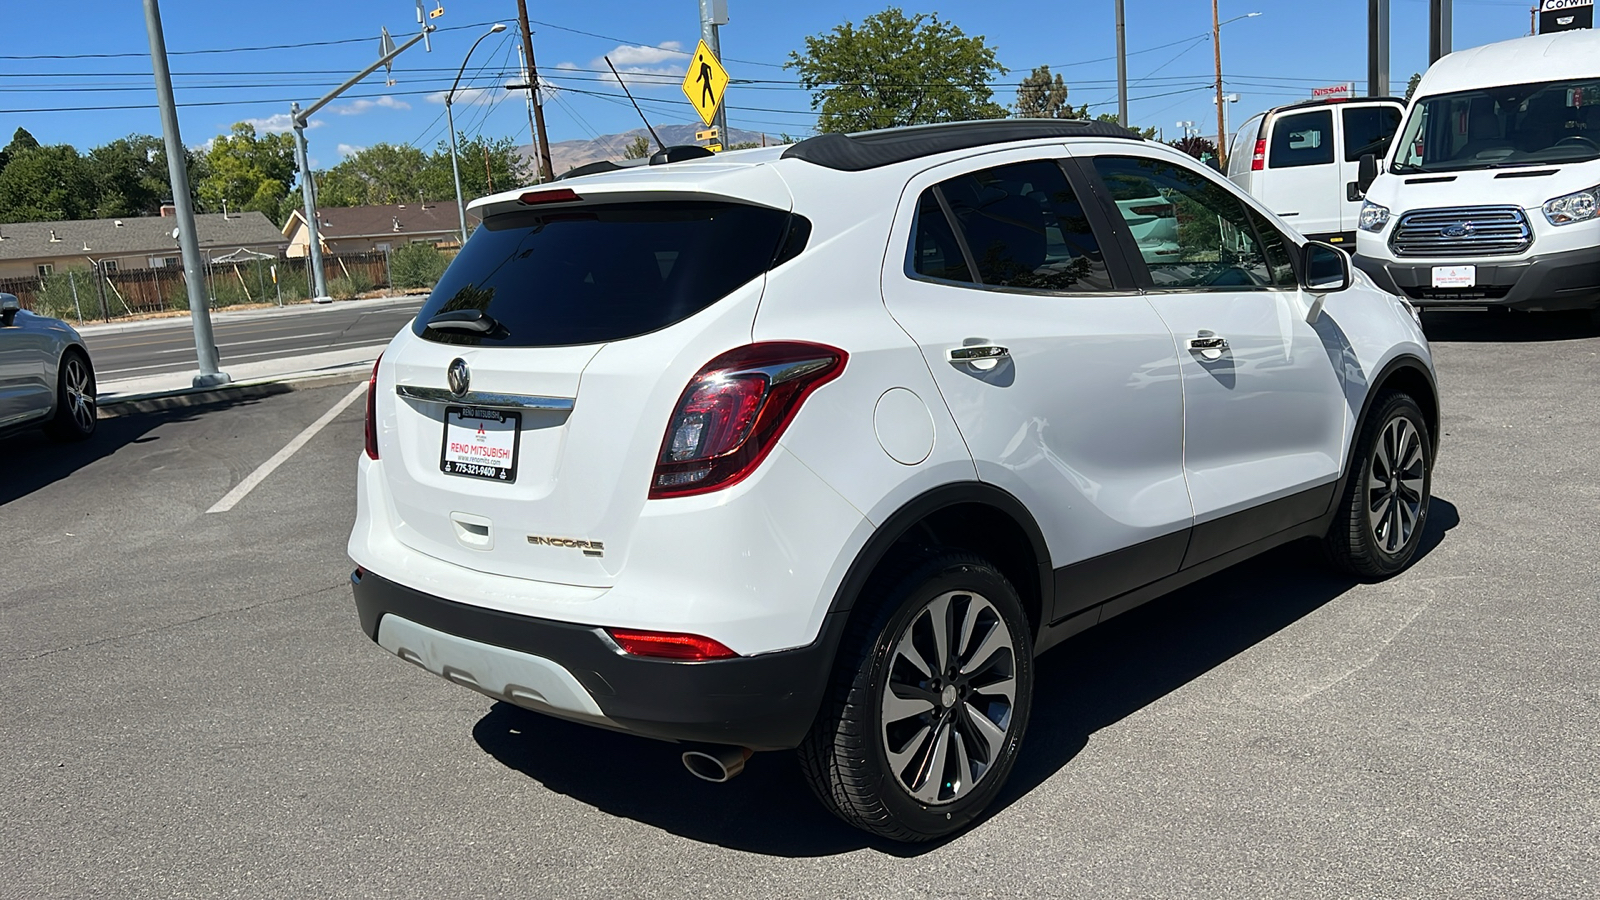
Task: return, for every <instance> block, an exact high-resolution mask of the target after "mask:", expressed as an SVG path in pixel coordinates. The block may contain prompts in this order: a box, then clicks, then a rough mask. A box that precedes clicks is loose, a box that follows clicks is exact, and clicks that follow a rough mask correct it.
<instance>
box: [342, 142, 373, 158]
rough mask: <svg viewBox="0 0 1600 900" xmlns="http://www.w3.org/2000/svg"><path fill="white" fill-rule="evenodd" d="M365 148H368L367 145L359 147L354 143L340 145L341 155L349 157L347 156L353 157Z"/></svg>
mask: <svg viewBox="0 0 1600 900" xmlns="http://www.w3.org/2000/svg"><path fill="white" fill-rule="evenodd" d="M365 149H367V148H365V147H357V146H356V145H354V144H340V145H339V146H338V150H339V155H340V156H343V157H347V158H348V157H351V156H355V155H356V154H357V153H360V152H361V151H363V150H365Z"/></svg>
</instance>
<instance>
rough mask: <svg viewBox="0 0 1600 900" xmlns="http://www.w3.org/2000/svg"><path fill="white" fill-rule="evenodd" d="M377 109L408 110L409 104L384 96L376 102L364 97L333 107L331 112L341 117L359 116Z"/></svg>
mask: <svg viewBox="0 0 1600 900" xmlns="http://www.w3.org/2000/svg"><path fill="white" fill-rule="evenodd" d="M379 108H382V109H410V108H411V104H409V103H407V102H405V101H404V100H396V99H395V98H393V97H390V96H389V95H387V94H385V95H384V96H382V97H379V98H378V99H376V100H371V99H368V98H366V97H362V98H360V99H357V100H352V101H350V102H349V103H346V104H344V105H342V106H335V107H333V111H334V112H336V113H338V114H339V115H341V116H359V115H361V114H362V113H364V112H366V111H368V110H371V109H379Z"/></svg>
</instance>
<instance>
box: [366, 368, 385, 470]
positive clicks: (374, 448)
mask: <svg viewBox="0 0 1600 900" xmlns="http://www.w3.org/2000/svg"><path fill="white" fill-rule="evenodd" d="M382 362H383V354H382V353H379V354H378V361H377V362H375V363H373V364H372V378H371V379H370V380H369V381H367V429H366V430H367V458H368V459H377V458H378V366H379V364H381V363H382Z"/></svg>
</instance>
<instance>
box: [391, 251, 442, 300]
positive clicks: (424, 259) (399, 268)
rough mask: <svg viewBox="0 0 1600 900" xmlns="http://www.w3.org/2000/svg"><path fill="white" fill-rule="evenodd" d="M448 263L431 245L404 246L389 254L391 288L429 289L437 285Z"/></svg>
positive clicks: (440, 252)
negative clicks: (392, 282)
mask: <svg viewBox="0 0 1600 900" xmlns="http://www.w3.org/2000/svg"><path fill="white" fill-rule="evenodd" d="M449 263H450V261H449V260H448V259H447V258H446V257H445V255H444V253H443V252H442V251H440V250H439V248H438V247H435V246H434V245H432V244H406V245H405V246H403V247H398V248H396V249H395V250H394V251H393V252H391V253H390V254H389V277H390V278H391V279H393V281H394V284H393V285H392V287H395V288H398V289H400V290H415V289H417V288H431V287H433V286H434V285H435V284H438V283H439V276H441V275H443V274H444V270H445V267H446V266H447V265H449Z"/></svg>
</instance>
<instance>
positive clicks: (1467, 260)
mask: <svg viewBox="0 0 1600 900" xmlns="http://www.w3.org/2000/svg"><path fill="white" fill-rule="evenodd" d="M1363 168H1364V169H1365V170H1366V171H1364V172H1363V176H1362V180H1363V181H1364V182H1369V184H1370V187H1369V188H1368V190H1367V191H1366V197H1367V199H1366V203H1365V204H1364V205H1363V207H1362V209H1361V220H1360V226H1359V229H1358V236H1357V240H1356V264H1357V265H1358V266H1360V267H1361V269H1362V270H1363V271H1365V272H1366V273H1367V274H1368V275H1370V276H1371V277H1372V279H1373V280H1374V281H1376V282H1377V283H1378V285H1379V286H1380V287H1382V288H1384V289H1385V290H1388V291H1392V292H1394V293H1396V294H1401V295H1404V296H1406V297H1409V298H1410V299H1411V301H1412V302H1413V303H1416V304H1419V305H1434V306H1463V305H1465V306H1485V307H1490V308H1507V309H1526V310H1560V309H1594V308H1596V307H1597V306H1600V32H1596V31H1589V30H1584V31H1568V32H1561V33H1558V34H1546V35H1538V36H1536V37H1526V38H1519V39H1517V40H1514V41H1504V42H1501V43H1498V44H1488V45H1486V46H1483V47H1474V48H1472V49H1470V50H1462V51H1460V52H1457V53H1452V54H1450V55H1449V56H1446V57H1444V58H1443V59H1440V60H1439V61H1438V62H1436V63H1434V64H1433V67H1432V68H1430V69H1429V70H1428V71H1427V73H1426V74H1425V75H1423V76H1422V82H1421V84H1419V85H1418V86H1417V95H1416V99H1415V100H1414V101H1413V102H1412V104H1411V109H1410V111H1409V114H1408V117H1407V119H1406V124H1405V128H1404V130H1403V131H1402V132H1401V135H1400V138H1399V140H1397V141H1395V144H1394V147H1393V148H1391V150H1390V152H1389V154H1388V156H1387V157H1386V159H1385V160H1384V165H1383V167H1382V170H1381V172H1380V170H1379V165H1378V161H1377V160H1376V159H1372V160H1368V161H1365V163H1364V165H1363Z"/></svg>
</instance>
